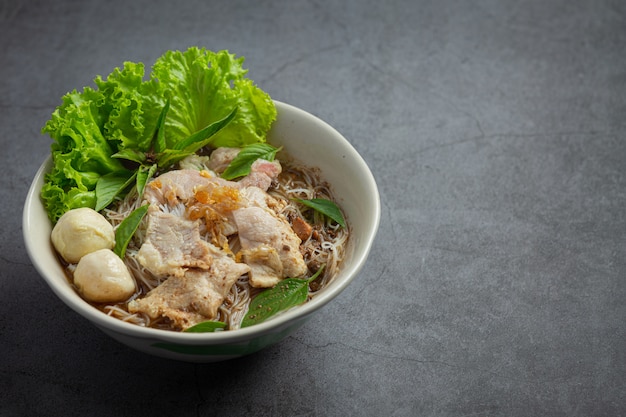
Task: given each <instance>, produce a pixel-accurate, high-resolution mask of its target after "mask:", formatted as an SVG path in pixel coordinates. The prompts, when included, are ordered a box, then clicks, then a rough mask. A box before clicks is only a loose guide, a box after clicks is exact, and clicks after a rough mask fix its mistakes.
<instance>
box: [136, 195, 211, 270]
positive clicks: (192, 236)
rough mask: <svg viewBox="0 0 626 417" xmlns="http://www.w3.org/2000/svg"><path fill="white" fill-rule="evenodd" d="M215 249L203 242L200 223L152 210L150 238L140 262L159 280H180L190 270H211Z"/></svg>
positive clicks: (140, 255)
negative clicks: (159, 278)
mask: <svg viewBox="0 0 626 417" xmlns="http://www.w3.org/2000/svg"><path fill="white" fill-rule="evenodd" d="M211 249H212V248H211V247H210V244H209V243H207V242H205V241H204V240H202V239H201V238H200V225H199V222H194V221H190V220H187V219H185V218H182V217H178V216H176V215H174V214H170V213H164V212H162V211H159V210H157V209H155V208H154V206H151V207H150V209H149V211H148V226H147V229H146V237H145V239H144V242H143V244H142V245H141V248H140V249H139V252H138V253H137V260H138V261H139V263H140V264H141V265H143V266H144V267H145V268H146V269H148V270H149V271H150V272H152V274H154V275H156V276H159V277H165V276H178V277H180V276H183V275H184V273H185V270H187V269H189V268H201V269H208V268H209V267H210V266H211V262H212V261H213V253H212V250H211Z"/></svg>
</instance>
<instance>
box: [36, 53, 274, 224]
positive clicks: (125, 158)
mask: <svg viewBox="0 0 626 417" xmlns="http://www.w3.org/2000/svg"><path fill="white" fill-rule="evenodd" d="M243 61H244V58H243V57H240V58H236V57H235V55H233V54H230V53H229V52H227V51H220V52H212V51H208V50H206V49H203V48H197V47H191V48H189V49H188V50H186V51H184V52H181V51H168V52H166V53H165V54H163V56H161V57H160V58H158V59H157V60H156V62H155V63H154V65H153V66H152V70H151V73H150V74H148V76H147V77H146V74H145V67H144V64H143V63H140V62H139V63H133V62H125V63H124V65H123V67H122V68H121V69H120V68H115V69H114V70H113V71H112V72H111V74H109V75H108V76H107V77H106V78H103V77H101V76H97V77H96V78H95V79H94V83H95V88H93V87H85V88H84V89H83V91H82V92H77V91H76V90H74V91H72V92H70V93H68V94H66V95H65V96H63V98H62V104H61V105H60V106H59V107H57V109H55V111H54V112H53V113H52V116H51V118H50V120H48V122H47V123H46V124H45V125H44V127H43V128H42V133H44V134H48V135H49V136H50V138H51V139H52V140H53V143H52V145H51V152H52V160H53V167H52V170H51V171H50V172H49V173H48V174H47V175H46V177H45V181H44V182H45V183H44V186H43V189H42V192H41V197H42V199H43V202H44V205H45V207H46V210H47V212H48V216H49V217H50V220H51V221H52V222H53V223H56V221H57V220H58V218H59V217H60V216H61V215H62V214H63V213H65V212H66V211H67V210H70V209H72V208H78V207H91V208H95V207H96V201H97V200H98V197H97V195H96V194H97V192H96V184H97V183H98V181H99V180H100V178H101V177H103V176H107V175H108V176H109V177H111V176H114V175H118V174H122V173H123V174H125V173H126V172H127V170H128V169H131V170H142V169H145V168H146V167H150V166H152V164H154V162H158V161H155V155H161V160H162V161H163V162H167V163H172V162H175V161H177V160H178V159H180V158H181V157H183V156H184V154H186V153H188V151H189V149H185V151H184V152H182V151H181V150H180V149H179V148H178V149H179V150H177V147H176V145H177V144H179V143H188V142H190V141H191V142H197V143H199V140H196V139H194V135H196V137H197V136H198V135H197V134H198V132H200V131H202V129H205V128H208V126H211V125H213V124H215V126H218V125H219V124H218V123H216V122H219V121H224V120H226V124H225V125H222V126H221V128H220V129H219V130H218V131H217V132H216V133H215V134H214V135H213V136H210V135H209V136H206V135H205V137H207V139H206V140H204V142H202V145H203V146H204V145H210V146H212V147H219V146H229V147H241V146H243V145H245V144H250V143H259V142H264V141H265V138H266V134H267V132H268V130H269V128H270V126H271V124H272V123H273V121H274V120H275V119H276V109H275V107H274V102H273V101H272V100H271V98H270V97H269V95H268V94H267V93H265V92H264V91H262V90H261V89H259V88H258V87H256V86H255V85H254V83H253V82H252V81H251V80H249V79H247V78H246V74H247V70H245V69H243V67H242V64H243ZM235 109H236V113H233V112H234V111H235ZM163 118H165V120H163ZM209 133H210V132H209ZM203 134H204V132H203ZM190 137H191V138H192V139H193V140H190V139H189V138H190ZM155 138H156V139H155ZM133 164H134V165H133ZM159 168H166V167H164V166H163V167H162V166H161V164H159ZM101 185H102V184H101ZM100 201H103V199H102V198H100Z"/></svg>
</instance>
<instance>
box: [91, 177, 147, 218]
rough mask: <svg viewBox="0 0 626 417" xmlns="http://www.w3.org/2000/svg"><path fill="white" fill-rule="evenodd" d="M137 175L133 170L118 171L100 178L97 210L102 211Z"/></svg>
mask: <svg viewBox="0 0 626 417" xmlns="http://www.w3.org/2000/svg"><path fill="white" fill-rule="evenodd" d="M136 175H137V173H136V172H132V171H116V172H111V173H110V174H106V175H103V176H102V177H100V178H98V182H97V183H96V207H95V210H96V211H100V210H102V209H103V208H105V207H106V206H108V205H109V204H111V202H112V201H113V200H114V199H115V197H117V196H118V195H119V194H120V193H122V192H123V191H124V190H125V189H126V187H128V186H129V185H130V184H131V183H132V182H133V180H134V179H135V176H136Z"/></svg>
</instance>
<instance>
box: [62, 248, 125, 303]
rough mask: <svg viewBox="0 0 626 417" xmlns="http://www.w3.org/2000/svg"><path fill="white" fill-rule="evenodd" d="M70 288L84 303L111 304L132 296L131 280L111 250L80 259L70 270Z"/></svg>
mask: <svg viewBox="0 0 626 417" xmlns="http://www.w3.org/2000/svg"><path fill="white" fill-rule="evenodd" d="M74 285H76V288H77V290H78V293H79V294H80V295H81V296H83V298H85V299H86V300H88V301H92V302H96V303H115V302H120V301H125V300H127V299H128V298H129V297H130V296H131V295H133V294H134V293H135V288H136V284H135V280H134V279H133V277H132V275H131V274H130V271H129V270H128V268H127V267H126V265H125V264H124V262H123V261H122V259H121V258H120V257H119V256H117V255H116V254H115V253H114V252H113V251H112V250H111V249H99V250H97V251H95V252H91V253H88V254H87V255H85V256H83V257H82V258H81V259H80V261H79V262H78V265H77V266H76V270H75V271H74Z"/></svg>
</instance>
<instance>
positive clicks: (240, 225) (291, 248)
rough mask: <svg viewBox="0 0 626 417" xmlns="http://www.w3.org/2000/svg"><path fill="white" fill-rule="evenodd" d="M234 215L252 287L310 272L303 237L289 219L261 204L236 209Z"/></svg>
mask: <svg viewBox="0 0 626 417" xmlns="http://www.w3.org/2000/svg"><path fill="white" fill-rule="evenodd" d="M233 217H234V219H235V223H236V225H237V229H238V231H239V241H240V242H241V248H242V254H243V260H244V262H245V263H247V264H248V265H249V266H250V274H249V276H250V284H251V285H252V286H254V287H263V288H265V287H272V286H274V285H276V284H277V283H278V282H280V281H281V280H282V279H284V278H286V277H293V278H295V277H299V276H302V275H304V274H305V273H306V272H307V266H306V264H305V262H304V259H303V257H302V254H301V253H300V243H301V240H300V238H299V237H298V236H297V235H296V234H295V233H294V231H293V229H292V228H291V226H290V225H289V223H288V222H287V221H286V220H284V219H282V218H280V217H278V216H277V215H276V214H275V213H273V212H272V211H270V210H267V209H264V208H261V207H245V208H241V209H239V210H235V211H234V212H233Z"/></svg>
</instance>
